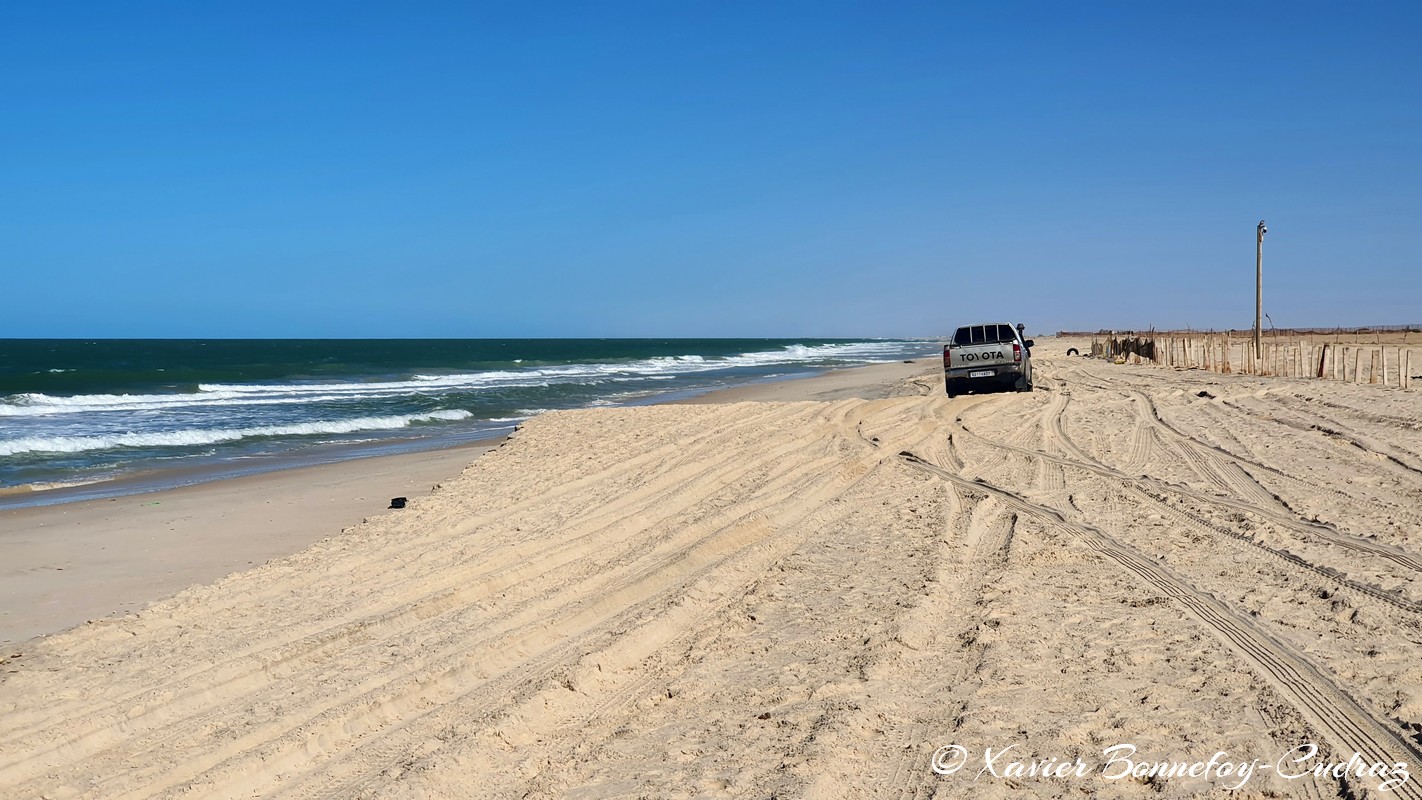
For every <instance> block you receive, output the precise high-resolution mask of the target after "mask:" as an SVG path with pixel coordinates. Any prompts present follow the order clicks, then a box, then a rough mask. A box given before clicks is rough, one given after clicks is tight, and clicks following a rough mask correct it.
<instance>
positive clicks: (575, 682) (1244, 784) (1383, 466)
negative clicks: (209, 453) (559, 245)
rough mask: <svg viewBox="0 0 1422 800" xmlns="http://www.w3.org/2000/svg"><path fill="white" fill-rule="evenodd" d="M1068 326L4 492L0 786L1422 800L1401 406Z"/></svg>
mask: <svg viewBox="0 0 1422 800" xmlns="http://www.w3.org/2000/svg"><path fill="white" fill-rule="evenodd" d="M1071 345H1072V343H1071V342H1064V341H1060V340H1048V339H1042V340H1039V345H1038V347H1037V348H1036V351H1035V356H1036V359H1037V360H1036V365H1037V370H1038V373H1037V391H1035V392H1032V393H1030V394H1014V393H1009V394H986V395H968V396H960V397H955V398H952V399H949V398H947V397H946V396H945V395H944V393H943V387H942V373H941V368H940V366H939V364H938V363H937V362H936V361H935V360H934V359H928V360H922V361H919V362H916V363H912V364H906V363H896V364H884V365H877V366H872V367H863V368H858V369H853V370H843V371H839V372H835V373H830V374H827V375H824V376H820V377H817V378H811V379H805V380H798V381H786V382H781V383H771V384H763V385H757V386H751V387H743V388H740V389H736V390H730V391H727V392H722V393H718V394H716V395H712V396H707V397H703V398H698V399H697V400H696V401H694V402H685V403H677V404H668V405H659V406H647V407H635V408H602V409H590V410H582V411H560V412H554V413H548V414H543V415H541V416H538V417H536V418H534V419H532V420H530V421H529V422H527V423H526V424H525V425H523V426H522V428H521V429H520V430H519V431H518V432H516V433H515V434H514V435H513V436H512V437H510V438H509V439H508V440H507V441H506V442H505V443H504V445H503V446H501V447H498V448H496V449H492V450H489V451H488V452H483V453H482V454H481V453H480V452H479V451H475V450H449V451H441V452H439V453H435V454H415V455H411V456H392V457H386V458H383V459H371V460H369V462H368V463H367V462H347V463H346V464H342V465H334V466H330V467H315V468H308V469H310V470H312V471H311V472H309V473H305V474H304V475H300V474H297V473H298V472H299V471H298V470H292V471H288V472H284V473H274V474H271V475H267V476H257V477H254V478H250V479H241V480H240V481H236V480H234V481H223V482H219V483H214V484H208V485H204V486H197V487H189V488H187V489H180V490H172V491H169V492H163V493H159V494H154V495H142V496H135V497H127V498H121V499H119V500H116V501H90V502H86V503H81V504H72V505H69V506H58V507H50V508H37V509H24V510H19V511H10V512H4V513H3V514H0V541H3V542H4V543H5V548H6V552H7V554H8V553H12V552H13V553H15V554H17V556H16V557H17V558H19V559H20V560H19V561H9V562H7V566H6V567H5V571H4V573H3V574H0V577H3V580H4V585H5V587H6V594H5V600H6V603H7V608H9V609H11V612H10V614H9V615H7V616H6V617H4V618H3V624H4V625H5V630H6V631H7V633H6V636H8V637H9V638H10V639H11V643H8V644H6V645H5V647H6V648H7V649H6V651H4V652H3V653H0V655H3V656H4V659H3V662H0V712H3V713H0V790H3V794H4V796H6V797H55V798H58V797H95V798H99V797H102V798H122V797H129V798H143V797H323V798H361V797H369V798H375V797H380V798H391V797H393V798H404V797H408V798H415V797H435V798H465V797H489V798H504V797H540V798H541V797H569V798H613V797H650V798H672V797H760V798H765V797H780V798H790V797H813V798H855V797H884V796H890V797H911V798H920V797H935V796H936V797H999V796H1002V797H1005V796H1029V797H1066V796H1071V797H1086V796H1099V797H1140V798H1146V797H1196V796H1202V795H1205V796H1219V797H1226V796H1229V797H1268V796H1285V797H1310V798H1325V797H1347V796H1354V797H1362V796H1386V797H1400V798H1418V797H1422V784H1419V783H1418V781H1419V780H1422V775H1411V776H1409V777H1408V778H1407V779H1406V780H1399V772H1398V770H1397V769H1396V765H1399V764H1401V765H1405V766H1404V769H1410V770H1411V771H1412V772H1413V773H1417V772H1418V770H1419V769H1422V746H1419V740H1422V581H1419V579H1422V511H1419V509H1422V402H1419V401H1418V394H1417V391H1418V390H1416V389H1413V390H1402V389H1399V388H1396V387H1382V386H1369V385H1353V384H1347V383H1337V382H1326V381H1316V380H1305V379H1289V378H1262V377H1252V376H1242V375H1219V374H1213V373H1206V372H1202V371H1198V370H1173V369H1167V368H1161V367H1153V366H1133V365H1129V364H1128V365H1113V364H1109V363H1106V362H1104V361H1098V360H1090V359H1083V358H1077V357H1067V356H1065V355H1064V353H1065V350H1066V348H1067V347H1068V346H1071ZM400 459H404V460H400ZM461 470H462V471H461ZM436 484H438V486H437V488H432V487H436ZM402 494H403V495H407V496H409V497H411V498H412V499H411V503H410V505H409V506H408V507H407V508H405V509H401V510H391V511H385V510H383V509H384V506H385V504H386V502H387V501H388V499H389V497H391V496H394V495H402ZM154 502H157V503H158V505H145V504H146V503H154ZM103 547H109V548H110V550H108V551H106V550H99V549H98V548H103ZM112 550H117V551H119V552H118V553H117V554H115V555H113V556H109V555H107V554H108V553H109V552H110V551H112ZM269 559H270V560H269ZM145 563H146V566H144V564H145ZM249 563H250V564H251V568H248V564H249ZM12 565H18V566H12ZM59 567H64V569H62V570H61V569H59ZM144 569H146V570H147V571H146V572H145V571H142V570H144ZM71 573H73V574H71ZM229 573H231V574H229ZM223 576H226V577H223ZM192 584H199V585H192ZM98 587H106V588H98ZM173 592H177V593H176V594H173ZM150 600H157V602H156V603H153V604H152V605H148V606H146V607H143V606H144V603H145V602H147V601H150ZM31 606H34V608H31ZM22 607H23V610H22ZM113 612H119V613H118V614H117V615H115V616H110V614H113ZM89 619H92V620H93V621H92V622H86V621H85V620H89ZM71 624H72V625H77V626H78V627H74V628H72V629H70V630H67V631H64V632H62V633H55V634H54V635H50V636H46V637H44V638H41V639H30V637H31V636H33V635H35V634H39V633H48V632H52V631H56V630H58V629H61V628H64V627H66V626H68V625H71ZM1310 744H1311V745H1316V747H1317V753H1316V755H1315V756H1314V757H1313V758H1312V759H1311V760H1307V761H1304V760H1299V761H1297V762H1296V761H1292V760H1290V754H1294V755H1295V756H1298V755H1299V754H1300V753H1301V752H1303V751H1301V750H1299V748H1302V747H1304V746H1306V745H1310ZM1116 745H1129V746H1131V747H1133V748H1134V750H1133V751H1131V752H1133V753H1134V754H1135V755H1134V756H1133V758H1135V759H1136V760H1137V761H1140V762H1142V763H1144V762H1151V763H1155V762H1181V763H1193V762H1205V761H1208V760H1210V759H1211V758H1212V756H1215V755H1216V754H1217V753H1223V754H1224V755H1223V756H1222V758H1223V759H1224V760H1226V761H1228V762H1229V763H1230V764H1231V765H1236V766H1237V765H1242V764H1245V763H1253V764H1257V765H1268V767H1269V768H1267V769H1266V768H1264V767H1263V766H1260V767H1258V768H1257V769H1255V770H1254V771H1252V772H1251V773H1250V774H1249V775H1248V776H1244V775H1242V774H1241V773H1240V772H1239V771H1237V770H1236V771H1234V772H1230V773H1225V772H1222V771H1221V770H1219V769H1215V771H1214V772H1208V771H1207V773H1206V774H1203V775H1189V774H1184V770H1181V771H1179V772H1178V773H1177V772H1171V773H1169V774H1166V773H1164V772H1161V773H1160V774H1155V773H1152V774H1141V775H1134V774H1125V775H1121V776H1116V777H1112V776H1113V774H1114V772H1113V770H1114V769H1115V767H1113V766H1111V765H1109V764H1108V761H1109V758H1110V757H1109V756H1108V753H1109V752H1116V753H1117V754H1118V755H1119V754H1120V753H1123V752H1124V751H1120V750H1117V751H1110V748H1112V747H1113V746H1116ZM954 746H957V747H959V748H961V753H959V751H956V750H952V749H951V748H952V747H954ZM1008 747H1011V748H1013V749H1012V750H1011V751H1010V754H1009V755H1007V756H1006V757H1003V758H1000V760H998V761H996V762H991V763H993V764H994V765H995V766H994V768H993V769H992V770H990V771H988V772H986V773H984V772H983V771H982V769H983V768H984V760H985V758H986V756H985V751H988V750H1000V749H1002V748H1008ZM1354 754H1358V759H1357V760H1358V763H1360V764H1366V765H1372V764H1375V763H1376V764H1382V765H1386V766H1387V769H1385V770H1382V771H1381V773H1380V772H1379V770H1376V769H1374V770H1373V774H1370V775H1361V774H1355V772H1353V771H1350V768H1347V767H1345V768H1342V769H1335V770H1332V771H1329V770H1322V771H1320V772H1319V773H1318V774H1315V773H1314V772H1310V770H1311V768H1312V767H1314V766H1316V765H1332V764H1344V763H1347V762H1349V760H1350V758H1351V757H1352V756H1353V755H1354ZM960 757H961V763H959V761H958V760H957V759H960ZM1049 759H1050V760H1051V761H1052V763H1053V764H1057V763H1069V764H1076V763H1080V764H1082V765H1083V769H1082V770H1081V772H1080V774H1075V773H1073V774H1064V773H1062V772H1057V773H1054V774H1052V775H1048V776H1044V775H1042V774H1040V772H1041V771H1043V770H1045V769H1047V768H1045V767H1043V768H1042V769H1041V770H1038V771H1034V772H1032V773H1030V774H1029V773H1026V772H1024V771H1023V770H1025V769H1026V768H1025V767H1023V768H1021V769H1019V770H1018V771H1016V772H1013V771H1012V770H1011V769H1010V768H1009V767H1008V762H1010V761H1013V760H1016V761H1018V762H1029V761H1030V762H1034V763H1036V764H1037V765H1038V766H1039V767H1040V766H1041V765H1042V764H1043V763H1045V762H1046V761H1047V760H1049ZM989 760H990V759H989ZM1217 760H1218V759H1217ZM1116 766H1119V762H1117V764H1116ZM935 768H937V769H935ZM999 770H1007V772H1008V773H1009V774H1005V775H1004V774H998V773H999ZM940 773H948V774H940ZM1295 773H1297V775H1295ZM1236 786H1238V791H1232V789H1233V788H1234V787H1236ZM1379 787H1382V788H1384V789H1386V790H1387V791H1385V792H1379V791H1378V790H1379Z"/></svg>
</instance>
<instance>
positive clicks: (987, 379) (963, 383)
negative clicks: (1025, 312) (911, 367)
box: [943, 322, 1032, 397]
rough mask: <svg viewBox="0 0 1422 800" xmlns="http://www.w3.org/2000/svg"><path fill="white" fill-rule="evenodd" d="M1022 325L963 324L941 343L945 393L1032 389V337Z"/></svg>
mask: <svg viewBox="0 0 1422 800" xmlns="http://www.w3.org/2000/svg"><path fill="white" fill-rule="evenodd" d="M1023 328H1024V326H1023V325H1022V324H1021V323H1019V324H1018V325H1017V327H1016V328H1013V327H1012V326H1011V325H1009V324H1007V323H1005V322H988V323H983V324H980V325H964V326H963V327H961V328H959V329H958V330H957V332H956V333H954V334H953V341H952V342H951V343H949V344H947V345H945V346H944V347H943V381H944V385H945V387H946V388H947V389H948V396H949V397H952V396H954V395H958V394H962V393H964V392H968V391H973V390H977V389H1008V388H1011V389H1015V390H1017V391H1019V392H1030V391H1032V340H1031V339H1024V338H1023V337H1022V331H1023Z"/></svg>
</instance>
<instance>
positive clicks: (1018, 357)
mask: <svg viewBox="0 0 1422 800" xmlns="http://www.w3.org/2000/svg"><path fill="white" fill-rule="evenodd" d="M1012 360H1013V361H1016V362H1017V363H1019V364H1021V363H1022V345H1020V344H1017V343H1016V342H1014V343H1013V345H1012Z"/></svg>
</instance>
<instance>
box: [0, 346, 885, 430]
mask: <svg viewBox="0 0 1422 800" xmlns="http://www.w3.org/2000/svg"><path fill="white" fill-rule="evenodd" d="M902 350H903V343H902V342H899V341H866V342H854V343H848V344H823V345H813V346H805V345H789V346H787V347H783V348H780V349H776V350H764V351H756V352H749V353H741V354H739V355H732V356H725V357H716V358H707V357H704V356H700V355H680V356H657V357H654V358H647V359H641V360H637V361H630V362H620V363H619V362H605V363H586V364H563V365H558V366H545V367H521V368H515V369H503V370H488V371H484V372H467V373H451V374H445V375H434V374H421V375H414V376H412V377H411V378H410V379H409V380H401V381H372V382H359V381H348V382H339V383H310V384H292V383H277V384H260V383H257V384H240V383H212V384H201V385H200V386H199V387H198V391H196V392H187V393H172V394H87V395H75V396H72V397H65V396H56V395H47V394H34V393H32V394H22V395H15V396H12V397H9V398H6V402H3V403H0V417H38V416H48V415H54V414H78V413H88V412H108V411H161V410H166V409H173V408H184V407H195V406H199V407H205V406H261V405H292V404H310V403H323V402H341V401H356V400H371V399H380V398H390V397H400V396H408V395H441V394H446V393H450V392H469V391H483V390H496V389H510V388H540V387H547V386H552V385H559V384H562V385H568V384H573V385H596V384H598V383H602V382H605V381H615V382H619V383H625V382H629V381H637V380H658V381H664V380H672V379H674V378H676V377H677V376H682V375H691V374H695V373H699V372H711V371H715V370H725V369H734V368H738V367H742V368H743V367H764V366H774V365H779V364H784V365H795V364H826V363H830V364H833V363H848V362H875V361H887V360H892V359H894V358H897V357H898V354H899V353H901V352H902Z"/></svg>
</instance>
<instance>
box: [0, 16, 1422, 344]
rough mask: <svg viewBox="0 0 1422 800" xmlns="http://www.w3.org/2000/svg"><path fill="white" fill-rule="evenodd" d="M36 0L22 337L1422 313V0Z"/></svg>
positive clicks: (9, 117) (20, 95)
mask: <svg viewBox="0 0 1422 800" xmlns="http://www.w3.org/2000/svg"><path fill="white" fill-rule="evenodd" d="M1419 8H1422V7H1419V6H1418V5H1417V4H1409V3H1395V4H1387V3H1365V4H1356V5H1353V4H1349V5H1345V4H1327V5H1325V4H1308V3H1238V2H1236V3H1169V4H1167V3H1139V2H1129V3H1097V2H1091V3H1079V4H1071V3H1046V2H1044V3H912V4H910V3H833V2H814V3H723V2H716V3H705V4H692V3H662V2H655V3H645V4H642V3H631V2H617V3H603V4H541V5H536V4H520V3H499V4H493V3H490V4H470V3H448V4H442V3H388V4H372V3H352V2H342V3H329V4H320V3H272V4H261V3H241V4H238V3H232V4H208V3H177V2H174V3H142V4H120V3H93V4H83V3H39V2H35V3H6V4H4V5H0V102H3V105H0V109H3V111H0V115H3V122H0V280H2V281H3V298H0V304H2V305H0V308H3V310H2V311H0V336H9V337H28V336H57V337H68V336H156V337H169V336H172V337H189V336H191V337H201V336H271V337H286V336H315V337H322V336H342V337H344V336H374V337H381V336H453V337H461V336H473V337H478V336H676V335H681V336H718V335H723V336H811V335H818V336H836V335H841V336H897V335H933V334H938V333H942V332H943V331H945V330H950V329H951V328H952V327H953V326H954V325H956V324H958V323H960V322H962V321H964V320H966V319H978V318H994V319H996V318H1005V319H1011V320H1021V321H1023V322H1026V323H1027V325H1028V327H1029V329H1030V330H1032V331H1047V330H1054V329H1058V328H1090V327H1145V326H1147V325H1150V324H1155V325H1157V326H1162V327H1166V326H1181V325H1193V326H1196V327H1225V326H1230V325H1234V326H1240V327H1243V326H1248V325H1250V324H1251V322H1252V314H1253V279H1254V275H1253V270H1254V225H1255V223H1256V222H1257V221H1258V220H1259V219H1260V218H1267V219H1268V221H1269V228H1270V234H1269V237H1268V238H1267V240H1266V244H1265V272H1266V293H1265V307H1266V311H1268V312H1269V313H1270V316H1271V317H1272V318H1273V320H1274V321H1275V323H1276V324H1279V325H1281V326H1282V325H1289V324H1293V325H1329V324H1342V325H1351V324H1364V323H1402V322H1422V304H1419V300H1422V255H1419V254H1422V224H1419V223H1422V92H1419V90H1418V87H1417V81H1418V79H1419V76H1422V47H1418V45H1417V42H1419V41H1422V11H1419Z"/></svg>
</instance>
